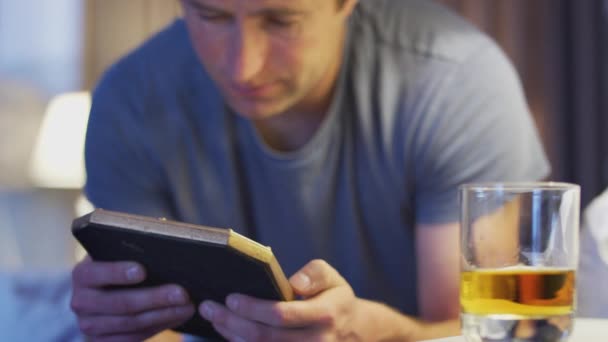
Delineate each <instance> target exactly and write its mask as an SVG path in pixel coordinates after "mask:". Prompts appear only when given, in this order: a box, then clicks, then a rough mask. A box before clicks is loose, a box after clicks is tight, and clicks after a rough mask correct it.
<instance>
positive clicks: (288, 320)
mask: <svg viewBox="0 0 608 342" xmlns="http://www.w3.org/2000/svg"><path fill="white" fill-rule="evenodd" d="M325 297H327V298H325ZM341 298H343V297H342V295H341V294H340V292H339V291H336V293H335V294H333V295H332V296H331V297H330V296H324V298H323V299H321V298H315V299H310V300H303V301H291V302H276V301H269V300H263V299H258V298H253V297H249V296H245V295H241V294H231V295H229V296H228V297H227V298H226V306H227V307H228V308H229V309H230V310H231V311H233V312H234V313H235V314H237V315H239V316H241V317H243V318H246V319H249V320H252V321H256V322H260V323H263V324H265V325H269V326H273V327H282V328H304V327H310V326H320V325H327V324H331V323H332V322H333V321H334V318H335V317H336V314H337V310H338V309H337V308H339V307H340V305H339V303H340V300H341ZM334 304H335V305H334Z"/></svg>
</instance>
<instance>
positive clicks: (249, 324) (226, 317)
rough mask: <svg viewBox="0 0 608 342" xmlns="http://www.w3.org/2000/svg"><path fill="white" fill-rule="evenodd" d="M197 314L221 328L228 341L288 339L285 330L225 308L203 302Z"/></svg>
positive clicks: (287, 333)
mask: <svg viewBox="0 0 608 342" xmlns="http://www.w3.org/2000/svg"><path fill="white" fill-rule="evenodd" d="M199 312H200V314H201V316H203V318H204V319H206V320H208V321H209V322H211V324H213V325H214V326H219V327H221V332H220V331H218V332H220V333H221V334H222V335H223V336H225V337H226V338H227V339H229V340H235V341H245V340H247V341H285V340H290V338H288V335H289V331H288V330H287V329H276V328H270V327H268V326H264V325H263V324H260V323H257V322H253V321H250V320H248V319H245V318H243V317H240V316H238V315H236V314H235V313H233V312H231V311H230V310H228V309H227V308H226V307H225V306H223V305H221V304H218V303H215V302H212V301H205V302H203V303H202V304H201V306H200V307H199ZM292 339H293V338H292Z"/></svg>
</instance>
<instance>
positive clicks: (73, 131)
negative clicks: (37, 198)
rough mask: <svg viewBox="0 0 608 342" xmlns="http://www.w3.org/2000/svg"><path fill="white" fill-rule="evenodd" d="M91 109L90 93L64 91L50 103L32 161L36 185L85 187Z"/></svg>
mask: <svg viewBox="0 0 608 342" xmlns="http://www.w3.org/2000/svg"><path fill="white" fill-rule="evenodd" d="M90 108H91V95H90V94H89V93H88V92H75V93H66V94H62V95H59V96H57V97H55V98H53V99H52V100H51V101H50V102H49V105H48V107H47V110H46V113H45V115H44V118H43V120H42V124H41V126H40V131H39V133H38V137H37V139H36V144H35V146H34V151H33V154H32V159H31V162H30V168H29V171H30V178H31V180H32V182H33V183H34V185H35V186H38V187H43V188H63V189H78V188H82V186H83V185H84V182H85V177H86V176H85V169H84V141H85V134H86V128H87V122H88V118H89V111H90Z"/></svg>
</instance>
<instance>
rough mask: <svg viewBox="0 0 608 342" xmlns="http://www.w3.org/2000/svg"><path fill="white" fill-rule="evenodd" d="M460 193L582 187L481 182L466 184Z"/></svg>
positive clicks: (557, 183) (550, 183) (577, 186)
mask: <svg viewBox="0 0 608 342" xmlns="http://www.w3.org/2000/svg"><path fill="white" fill-rule="evenodd" d="M459 189H460V191H497V190H499V191H527V190H529V191H538V190H563V191H566V190H575V189H580V185H578V184H574V183H567V182H548V181H547V182H542V181H539V182H480V183H465V184H462V185H460V186H459Z"/></svg>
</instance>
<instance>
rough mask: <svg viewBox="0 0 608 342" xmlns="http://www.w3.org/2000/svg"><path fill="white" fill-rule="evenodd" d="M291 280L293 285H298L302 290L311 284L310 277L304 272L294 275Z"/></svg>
mask: <svg viewBox="0 0 608 342" xmlns="http://www.w3.org/2000/svg"><path fill="white" fill-rule="evenodd" d="M291 282H292V284H293V286H295V287H297V288H298V289H300V290H305V289H307V288H308V287H309V286H310V278H309V277H308V276H307V275H306V274H304V273H298V274H296V275H295V276H293V279H292V281H291Z"/></svg>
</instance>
